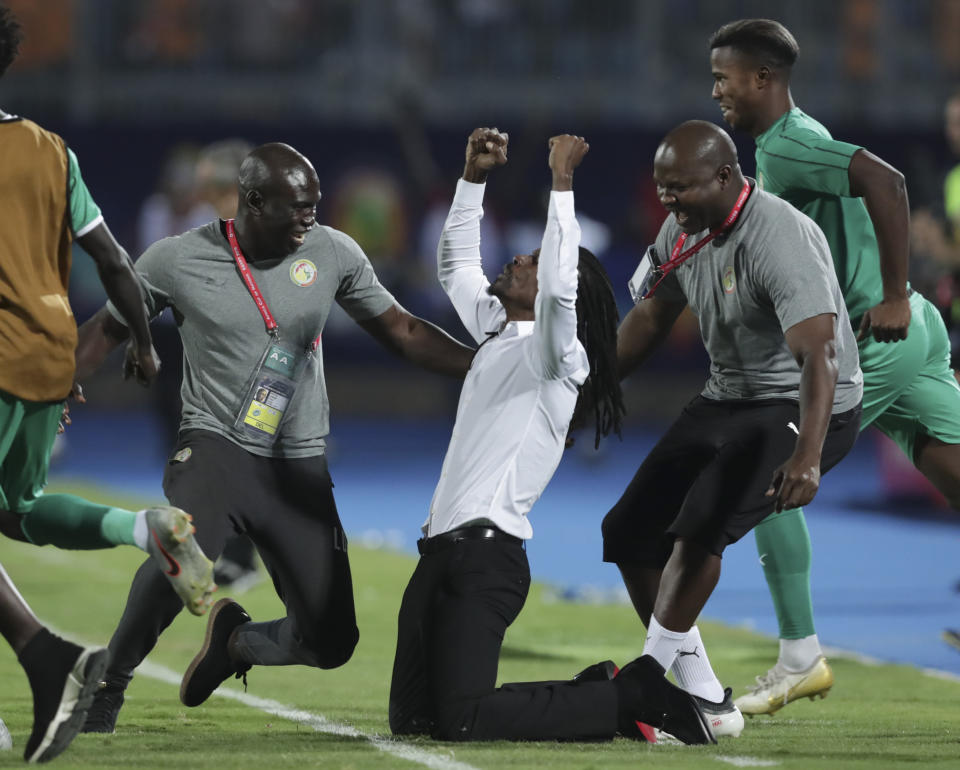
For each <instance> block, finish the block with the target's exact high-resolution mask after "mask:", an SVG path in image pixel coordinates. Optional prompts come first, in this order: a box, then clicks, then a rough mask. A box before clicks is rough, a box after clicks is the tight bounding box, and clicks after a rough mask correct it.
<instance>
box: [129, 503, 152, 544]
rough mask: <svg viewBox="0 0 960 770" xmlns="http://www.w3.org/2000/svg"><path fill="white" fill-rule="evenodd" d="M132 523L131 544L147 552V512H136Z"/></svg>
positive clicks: (148, 534)
mask: <svg viewBox="0 0 960 770" xmlns="http://www.w3.org/2000/svg"><path fill="white" fill-rule="evenodd" d="M135 515H136V517H137V518H136V520H135V521H134V522H133V543H134V545H136V546H137V548H139V549H140V550H141V551H146V550H147V540H148V539H149V538H150V529H149V527H147V512H146V511H145V510H143V511H137V512H136V514H135Z"/></svg>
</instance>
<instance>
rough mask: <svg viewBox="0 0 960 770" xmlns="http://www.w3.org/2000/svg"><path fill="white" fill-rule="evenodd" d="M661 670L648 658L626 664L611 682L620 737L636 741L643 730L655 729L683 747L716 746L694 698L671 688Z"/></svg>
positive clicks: (714, 739) (660, 667)
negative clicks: (666, 734) (616, 703)
mask: <svg viewBox="0 0 960 770" xmlns="http://www.w3.org/2000/svg"><path fill="white" fill-rule="evenodd" d="M664 673H665V672H664V670H663V666H661V665H660V664H659V663H657V661H656V660H654V659H653V658H652V657H651V656H649V655H644V656H643V657H641V658H637V659H636V660H634V661H632V662H630V663H628V664H627V665H626V666H624V667H623V668H622V669H620V673H618V674H617V676H616V678H615V679H614V680H613V681H614V682H615V683H616V684H617V685H618V687H617V696H618V707H617V712H618V714H617V720H618V726H619V730H620V732H621V733H622V734H623V735H627V736H632V737H637V733H642V734H643V735H644V737H645V738H646V737H647V736H646V733H645V732H644V726H650V727H654V728H659V729H660V730H662V731H663V732H665V733H669V734H670V735H672V736H673V737H674V738H676V739H677V740H679V741H681V742H683V743H687V744H703V743H716V742H717V739H716V738H714V737H713V733H712V732H711V731H710V723H709V722H708V721H707V718H706V717H705V716H704V714H703V711H702V710H701V708H700V706H699V704H698V703H697V700H696V698H694V697H693V696H692V695H690V694H689V693H687V692H684V691H683V690H681V689H680V688H679V687H676V686H675V685H673V684H671V683H670V682H669V681H667V678H666V677H665V676H664Z"/></svg>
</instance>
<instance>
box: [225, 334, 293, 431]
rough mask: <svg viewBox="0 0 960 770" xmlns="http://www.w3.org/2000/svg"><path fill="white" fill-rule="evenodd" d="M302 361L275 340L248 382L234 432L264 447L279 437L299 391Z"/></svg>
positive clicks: (273, 339) (268, 347)
mask: <svg viewBox="0 0 960 770" xmlns="http://www.w3.org/2000/svg"><path fill="white" fill-rule="evenodd" d="M302 359H305V356H300V355H298V354H296V353H295V352H293V351H291V350H289V349H287V348H286V347H284V346H283V345H281V344H279V342H278V341H277V340H276V339H275V338H273V337H271V339H270V342H269V343H268V344H267V347H266V350H264V352H263V355H262V356H261V357H260V362H259V363H258V364H257V367H256V368H255V369H254V371H253V374H252V375H251V376H250V378H249V380H248V381H247V387H246V389H245V392H244V397H243V399H242V401H241V402H240V411H239V412H238V413H237V417H236V419H235V421H234V430H236V431H238V432H239V433H241V434H242V435H243V436H244V437H245V438H247V439H248V440H250V441H253V442H254V443H256V444H259V445H261V446H271V445H272V444H273V443H274V442H275V441H276V438H277V432H278V430H279V429H280V424H281V423H282V422H283V416H284V414H285V413H286V411H287V407H288V406H289V405H290V401H291V399H292V398H293V394H294V392H295V391H296V388H297V380H298V377H299V374H300V371H301V363H302Z"/></svg>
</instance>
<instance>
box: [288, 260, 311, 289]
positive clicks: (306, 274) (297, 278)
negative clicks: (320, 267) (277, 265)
mask: <svg viewBox="0 0 960 770" xmlns="http://www.w3.org/2000/svg"><path fill="white" fill-rule="evenodd" d="M290 280H291V281H293V282H294V283H295V284H297V286H311V285H313V283H314V281H316V280H317V266H316V265H315V264H313V262H311V261H310V260H309V259H298V260H297V261H296V262H294V263H293V264H292V265H290Z"/></svg>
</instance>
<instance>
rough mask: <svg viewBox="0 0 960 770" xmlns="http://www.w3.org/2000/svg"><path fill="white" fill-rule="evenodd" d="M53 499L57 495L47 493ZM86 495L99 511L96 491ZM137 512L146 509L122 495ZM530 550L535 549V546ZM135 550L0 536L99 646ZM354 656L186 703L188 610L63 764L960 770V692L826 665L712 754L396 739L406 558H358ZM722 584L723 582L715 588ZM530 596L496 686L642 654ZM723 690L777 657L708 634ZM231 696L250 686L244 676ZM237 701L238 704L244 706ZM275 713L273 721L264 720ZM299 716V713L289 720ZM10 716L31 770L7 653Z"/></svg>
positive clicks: (48, 613)
mask: <svg viewBox="0 0 960 770" xmlns="http://www.w3.org/2000/svg"><path fill="white" fill-rule="evenodd" d="M51 491H53V490H51ZM70 491H72V492H74V493H78V494H84V493H85V492H86V493H88V496H90V497H97V498H99V499H103V496H102V495H97V494H96V493H90V491H89V490H81V489H76V488H73V489H71V490H70ZM113 502H114V504H119V505H124V504H127V505H130V506H131V507H135V506H136V501H124V500H114V501H113ZM532 546H533V547H535V546H536V544H535V542H534V543H533V544H532ZM142 560H143V555H142V554H141V553H139V552H138V551H136V550H135V549H133V548H117V549H113V550H111V551H100V552H78V551H75V552H68V551H58V550H55V549H53V548H50V547H44V548H36V547H33V546H28V545H24V544H20V543H15V542H12V541H9V540H0V562H2V563H3V564H4V566H5V567H6V569H7V571H8V572H9V573H10V576H11V577H12V578H13V580H14V581H15V582H16V583H17V585H18V587H19V588H20V590H21V592H22V593H23V595H24V597H25V598H26V599H27V601H28V602H29V603H30V604H31V606H32V607H33V609H34V610H35V611H36V612H37V614H38V615H39V616H40V617H41V618H42V619H43V620H44V621H45V622H47V623H48V624H50V625H52V626H54V627H55V628H56V629H58V630H60V631H62V632H63V633H65V634H67V635H69V636H72V637H73V638H76V639H80V640H83V641H86V642H88V643H91V642H95V643H101V644H106V642H107V641H108V640H109V637H110V634H111V633H112V631H113V628H114V627H115V624H116V622H117V620H118V619H119V616H120V613H121V611H122V609H123V604H124V602H125V601H126V594H127V589H128V588H129V584H130V579H131V578H132V575H133V572H134V571H135V569H136V568H137V566H138V565H139V564H140V562H141V561H142ZM351 560H352V564H353V570H354V586H355V593H356V601H357V614H358V618H359V626H360V634H361V636H360V644H359V645H358V647H357V650H356V653H355V654H354V657H353V659H352V660H351V661H350V662H349V663H348V664H347V665H346V666H344V667H342V668H340V669H337V670H334V671H320V670H316V669H310V668H305V667H298V666H292V667H283V668H263V667H257V668H254V669H253V670H252V671H251V672H250V673H249V674H248V680H249V693H248V694H249V696H252V697H251V698H249V699H248V701H251V702H243V701H240V700H237V699H235V698H224V697H217V696H214V697H213V698H211V699H210V700H209V701H208V702H207V703H206V704H204V705H203V706H201V707H199V708H195V709H187V708H185V707H184V706H182V705H181V704H180V702H179V699H178V677H179V675H180V674H181V673H182V671H183V669H184V668H185V667H186V665H187V663H188V662H189V661H190V659H191V658H192V656H193V655H194V653H195V652H196V651H197V649H199V646H200V644H201V642H202V637H203V630H204V628H205V623H206V619H205V618H195V617H193V616H191V615H189V614H188V613H186V612H184V613H182V614H181V615H180V616H179V617H178V618H177V620H176V621H175V622H174V624H173V625H172V626H171V627H170V628H169V629H167V631H166V633H165V634H164V635H163V636H162V637H161V639H160V643H159V644H158V646H157V648H156V649H155V650H154V652H153V654H152V655H151V656H150V658H149V660H150V662H151V664H152V665H150V666H148V667H147V670H146V671H144V672H141V673H138V675H137V677H136V678H135V679H134V681H133V683H132V684H131V686H130V688H129V690H128V691H127V702H126V705H125V706H124V709H123V711H122V712H121V716H120V721H119V724H118V727H117V732H116V733H115V734H114V735H80V736H79V737H78V738H77V739H76V740H75V741H74V742H73V744H72V745H71V746H70V748H68V749H67V751H66V752H65V753H64V754H63V755H61V757H59V758H58V759H57V760H55V766H56V767H60V768H65V769H66V768H167V767H170V768H231V770H233V769H235V770H240V769H241V768H264V767H269V768H286V767H290V768H294V767H296V768H308V767H325V768H358V769H360V768H394V767H397V768H416V767H431V768H436V769H438V770H469V768H484V769H486V768H496V769H497V770H506V769H507V768H534V767H545V766H549V767H551V768H552V769H556V770H565V769H566V768H601V767H602V768H620V767H623V768H627V767H629V768H636V767H638V766H640V767H642V766H650V767H658V768H659V767H663V768H671V769H673V768H711V767H717V768H719V767H722V766H731V765H732V766H736V767H781V768H796V769H797V770H800V769H803V770H806V769H807V768H823V769H824V770H833V769H834V768H871V770H878V769H885V768H896V767H904V768H906V767H911V768H918V767H922V768H954V769H956V768H960V683H958V682H957V681H947V680H941V679H937V678H935V677H931V676H928V675H925V674H923V673H921V672H920V671H918V670H917V669H914V668H911V667H907V666H892V665H883V666H869V665H865V664H863V663H860V662H856V661H853V660H847V659H841V658H832V659H831V665H832V666H833V669H834V673H835V675H836V679H837V684H836V685H835V686H834V689H833V690H832V691H831V693H830V695H829V697H828V698H827V699H825V700H822V701H820V700H818V701H816V702H815V703H812V702H810V701H808V700H803V701H799V702H796V703H793V704H791V705H790V706H788V707H786V708H785V709H783V710H782V711H781V712H779V714H778V715H777V716H775V717H772V718H768V717H758V718H756V719H748V721H747V727H746V729H745V730H744V733H743V735H742V736H741V737H740V738H738V739H721V742H720V744H719V745H718V746H709V747H685V746H666V745H657V746H649V745H645V744H638V743H635V742H633V741H629V740H625V739H617V740H614V741H613V742H610V743H526V744H509V743H488V744H452V743H439V742H436V741H431V740H427V739H415V740H404V741H395V740H393V739H391V738H390V737H389V728H388V725H387V692H388V688H389V682H390V672H391V667H392V660H393V650H394V643H395V634H396V613H397V609H398V608H399V605H400V597H401V594H402V592H403V589H404V587H405V585H406V581H407V579H408V578H409V576H410V573H411V572H412V570H413V566H414V563H415V562H414V559H413V558H412V557H409V556H406V555H401V554H396V553H392V552H386V551H368V550H363V549H360V548H356V547H352V548H351ZM720 590H722V581H721V587H720ZM550 596H551V593H550V592H549V591H545V590H544V588H543V587H542V586H538V585H535V586H534V587H533V589H532V590H531V593H530V597H529V599H528V600H527V606H526V607H525V609H524V611H523V612H522V613H521V615H520V618H519V619H518V621H517V622H516V623H515V624H514V626H513V627H511V628H510V630H509V631H508V633H507V638H506V641H505V645H504V651H503V657H502V660H501V665H500V678H501V681H504V682H507V681H524V680H541V679H554V678H564V677H568V676H570V675H571V674H573V673H574V672H576V671H578V670H580V669H581V668H583V667H584V666H586V665H588V664H590V663H593V662H596V661H597V660H601V659H604V658H612V659H614V660H615V661H617V662H618V663H621V664H622V663H624V662H626V661H628V660H630V659H631V658H633V657H635V656H636V655H637V654H639V651H640V648H641V646H642V639H643V630H642V627H641V626H640V624H639V621H637V619H636V617H635V616H634V614H633V611H632V610H631V609H630V608H628V607H625V606H594V605H576V604H568V603H556V602H552V601H551V600H550ZM238 599H239V601H240V602H241V604H243V605H244V607H245V608H246V609H247V610H248V611H249V612H250V614H251V616H252V617H253V618H254V619H255V620H260V619H268V618H271V617H276V616H277V615H278V614H279V613H280V612H281V611H282V606H281V604H280V601H279V600H278V599H277V597H276V595H275V594H274V592H273V588H272V586H271V585H270V584H269V582H264V583H262V584H260V585H259V586H257V587H256V588H254V589H253V590H252V591H250V592H249V593H246V594H244V595H243V596H241V597H238ZM701 627H702V631H703V636H704V638H705V639H706V640H707V644H708V645H709V651H710V656H711V661H712V662H713V664H714V667H715V668H716V670H717V671H718V673H719V675H720V678H721V680H722V681H723V682H724V683H725V684H728V685H730V686H732V687H733V688H734V691H735V692H741V691H742V689H743V687H744V686H746V685H747V684H748V683H750V682H752V681H753V677H754V676H755V675H756V674H759V673H762V672H764V671H766V669H767V668H768V667H769V666H771V665H772V664H773V662H774V658H775V655H776V644H775V643H773V642H772V641H771V640H770V639H768V638H764V637H761V636H758V635H756V634H752V633H749V632H747V631H743V630H739V629H731V628H727V627H723V626H719V625H716V624H711V623H703V624H701ZM227 687H228V688H229V689H231V690H233V691H235V692H242V687H241V686H240V684H239V682H236V681H231V682H230V683H229V684H228V685H227ZM238 697H239V696H238ZM263 709H266V710H263ZM294 712H297V713H294ZM0 717H2V718H3V720H4V721H5V722H6V723H7V726H8V727H9V728H10V731H11V733H12V734H13V739H14V742H15V746H14V749H13V750H12V751H5V752H4V751H0V768H6V767H18V766H22V764H23V760H22V752H23V746H24V744H25V742H26V739H27V735H28V734H29V730H30V724H31V721H32V705H31V698H30V691H29V688H28V686H27V682H26V677H25V676H24V674H23V671H22V669H21V668H20V667H19V665H18V664H17V662H16V659H15V657H14V655H13V653H12V652H11V650H10V648H9V647H7V646H6V645H0Z"/></svg>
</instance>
